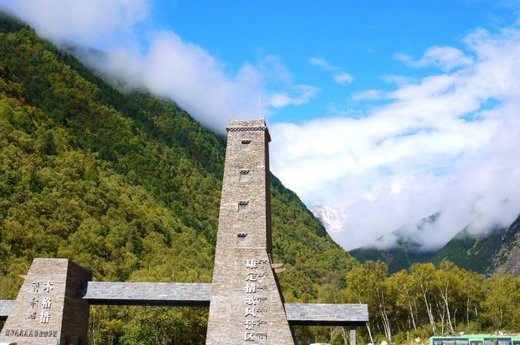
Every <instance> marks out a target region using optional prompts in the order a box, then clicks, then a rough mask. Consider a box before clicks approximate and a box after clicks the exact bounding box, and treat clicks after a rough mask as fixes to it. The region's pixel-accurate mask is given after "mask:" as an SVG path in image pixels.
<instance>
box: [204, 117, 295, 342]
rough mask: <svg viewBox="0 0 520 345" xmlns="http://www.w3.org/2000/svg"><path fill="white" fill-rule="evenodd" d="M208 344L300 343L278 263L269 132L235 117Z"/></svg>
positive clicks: (230, 133)
mask: <svg viewBox="0 0 520 345" xmlns="http://www.w3.org/2000/svg"><path fill="white" fill-rule="evenodd" d="M227 131H228V140H227V150H226V161H225V166H224V180H223V185H222V196H221V202H220V215H219V226H218V234H217V248H216V253H215V266H214V273H213V283H212V291H211V302H210V309H209V321H208V332H207V342H206V343H207V344H211V345H217V344H222V345H224V344H225V345H233V344H241V345H242V344H248V343H256V344H277V345H284V344H294V339H293V336H292V332H291V329H290V327H289V323H288V321H287V317H286V314H285V309H284V303H283V298H282V294H281V292H280V289H279V286H278V283H277V280H276V277H275V274H274V270H273V268H272V248H271V205H270V199H271V194H270V176H269V149H268V143H269V141H270V137H269V132H268V130H267V127H266V124H265V121H264V120H254V121H237V120H231V122H230V125H229V127H228V128H227Z"/></svg>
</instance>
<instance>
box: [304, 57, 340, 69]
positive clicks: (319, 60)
mask: <svg viewBox="0 0 520 345" xmlns="http://www.w3.org/2000/svg"><path fill="white" fill-rule="evenodd" d="M307 61H308V62H309V64H311V65H313V66H318V67H321V68H323V69H324V70H327V71H332V72H334V71H336V70H337V67H336V66H333V65H331V64H330V63H329V62H328V61H327V59H325V58H323V57H319V56H314V57H311V58H309V59H308V60H307Z"/></svg>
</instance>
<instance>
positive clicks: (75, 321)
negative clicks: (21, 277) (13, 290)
mask: <svg viewBox="0 0 520 345" xmlns="http://www.w3.org/2000/svg"><path fill="white" fill-rule="evenodd" d="M91 278H92V273H91V272H90V271H88V270H86V269H84V268H82V267H80V266H78V265H76V264H74V263H73V262H71V261H69V260H68V259H34V261H33V263H32V265H31V268H30V269H29V272H28V273H27V276H26V278H25V282H24V283H23V285H22V287H21V289H20V292H19V293H18V297H17V298H16V301H15V303H14V304H13V305H12V306H11V310H10V312H9V317H8V318H7V321H6V322H5V325H4V328H3V330H2V333H1V334H0V343H7V344H12V343H15V344H18V345H47V344H52V345H55V344H66V345H69V344H71V345H86V344H87V336H88V318H89V305H88V303H87V302H86V301H84V300H83V299H82V298H81V297H80V296H78V295H77V293H78V291H80V288H81V286H82V285H85V286H86V283H87V282H88V281H89V280H91Z"/></svg>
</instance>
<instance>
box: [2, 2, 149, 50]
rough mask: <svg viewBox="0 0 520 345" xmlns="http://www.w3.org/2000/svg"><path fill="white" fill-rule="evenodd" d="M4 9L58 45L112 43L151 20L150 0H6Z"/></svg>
mask: <svg viewBox="0 0 520 345" xmlns="http://www.w3.org/2000/svg"><path fill="white" fill-rule="evenodd" d="M3 6H5V7H6V8H8V9H9V10H10V11H12V12H13V13H14V14H15V15H16V16H18V17H20V18H22V19H23V20H25V21H27V22H29V23H31V25H33V26H34V27H35V29H36V30H37V31H38V33H39V34H41V35H42V36H44V37H47V38H50V39H52V40H54V41H55V42H60V41H70V42H76V43H81V44H85V45H88V44H90V43H91V42H93V41H94V40H96V41H99V40H100V39H102V40H104V41H107V42H105V43H109V42H108V41H111V40H113V39H114V38H115V35H116V34H121V33H130V32H132V29H133V27H134V26H135V25H136V24H138V23H140V22H142V21H143V20H145V19H146V18H147V17H148V13H149V5H148V1H147V0H88V1H84V0H4V1H3Z"/></svg>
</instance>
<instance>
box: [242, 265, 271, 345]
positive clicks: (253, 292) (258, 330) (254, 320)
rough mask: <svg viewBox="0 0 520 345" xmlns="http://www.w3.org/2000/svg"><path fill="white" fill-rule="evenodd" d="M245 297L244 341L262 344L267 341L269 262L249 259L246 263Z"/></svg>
mask: <svg viewBox="0 0 520 345" xmlns="http://www.w3.org/2000/svg"><path fill="white" fill-rule="evenodd" d="M245 268H246V274H245V293H246V294H245V297H244V309H245V312H244V341H249V342H260V343H263V340H267V329H266V326H267V321H266V314H267V312H268V309H267V300H268V297H267V296H268V295H267V292H268V291H267V280H266V279H265V278H266V276H267V271H266V269H270V266H269V261H268V260H262V259H247V260H246V262H245Z"/></svg>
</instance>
